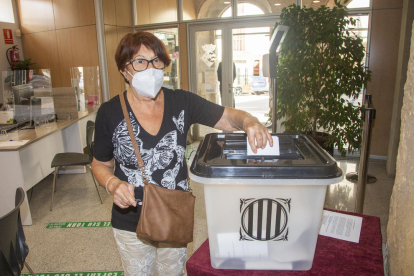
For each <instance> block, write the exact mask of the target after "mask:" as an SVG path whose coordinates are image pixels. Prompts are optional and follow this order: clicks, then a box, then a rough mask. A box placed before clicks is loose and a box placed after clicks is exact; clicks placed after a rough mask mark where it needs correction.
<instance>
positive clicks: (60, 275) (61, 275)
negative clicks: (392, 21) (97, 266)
mask: <svg viewBox="0 0 414 276" xmlns="http://www.w3.org/2000/svg"><path fill="white" fill-rule="evenodd" d="M21 275H22V276H32V274H29V273H22V274H21ZM36 276H124V272H123V271H88V272H47V273H36Z"/></svg>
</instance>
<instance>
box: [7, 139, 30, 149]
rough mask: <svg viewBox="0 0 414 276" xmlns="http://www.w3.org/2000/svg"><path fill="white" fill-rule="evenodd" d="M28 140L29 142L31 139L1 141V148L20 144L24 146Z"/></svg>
mask: <svg viewBox="0 0 414 276" xmlns="http://www.w3.org/2000/svg"><path fill="white" fill-rule="evenodd" d="M27 142H29V140H16V141H14V140H13V141H10V140H9V141H1V142H0V148H3V147H19V146H23V145H24V144H26V143H27Z"/></svg>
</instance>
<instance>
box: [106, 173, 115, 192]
mask: <svg viewBox="0 0 414 276" xmlns="http://www.w3.org/2000/svg"><path fill="white" fill-rule="evenodd" d="M112 178H118V177H116V176H111V177H110V178H108V180H107V181H106V183H105V190H106V192H107V193H108V194H111V193H110V192H109V191H108V183H109V181H110V180H111V179H112Z"/></svg>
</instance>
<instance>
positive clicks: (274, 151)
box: [246, 135, 280, 156]
mask: <svg viewBox="0 0 414 276" xmlns="http://www.w3.org/2000/svg"><path fill="white" fill-rule="evenodd" d="M272 138H273V147H271V146H270V145H269V142H268V143H267V144H266V147H265V148H264V149H257V153H254V152H253V151H252V148H251V147H250V144H249V140H248V138H246V139H247V155H248V156H250V155H253V156H254V155H259V156H279V155H280V150H279V137H277V136H273V135H272Z"/></svg>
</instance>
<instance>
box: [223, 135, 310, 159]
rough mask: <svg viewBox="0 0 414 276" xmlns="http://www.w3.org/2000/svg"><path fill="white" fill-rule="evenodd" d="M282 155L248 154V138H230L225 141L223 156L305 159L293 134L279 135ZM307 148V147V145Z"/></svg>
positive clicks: (225, 157)
mask: <svg viewBox="0 0 414 276" xmlns="http://www.w3.org/2000/svg"><path fill="white" fill-rule="evenodd" d="M278 138H279V149H280V155H268V156H266V155H254V156H252V155H248V154H247V142H246V139H229V140H226V141H225V142H224V145H223V147H222V150H223V152H222V157H223V158H224V159H249V160H252V159H255V160H258V161H264V160H266V161H271V160H279V159H291V160H301V159H302V160H303V159H304V155H303V154H302V151H301V150H300V149H299V148H298V147H297V146H296V144H297V143H298V142H299V141H298V139H297V138H295V137H292V136H279V137H278ZM305 149H306V147H305Z"/></svg>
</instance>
